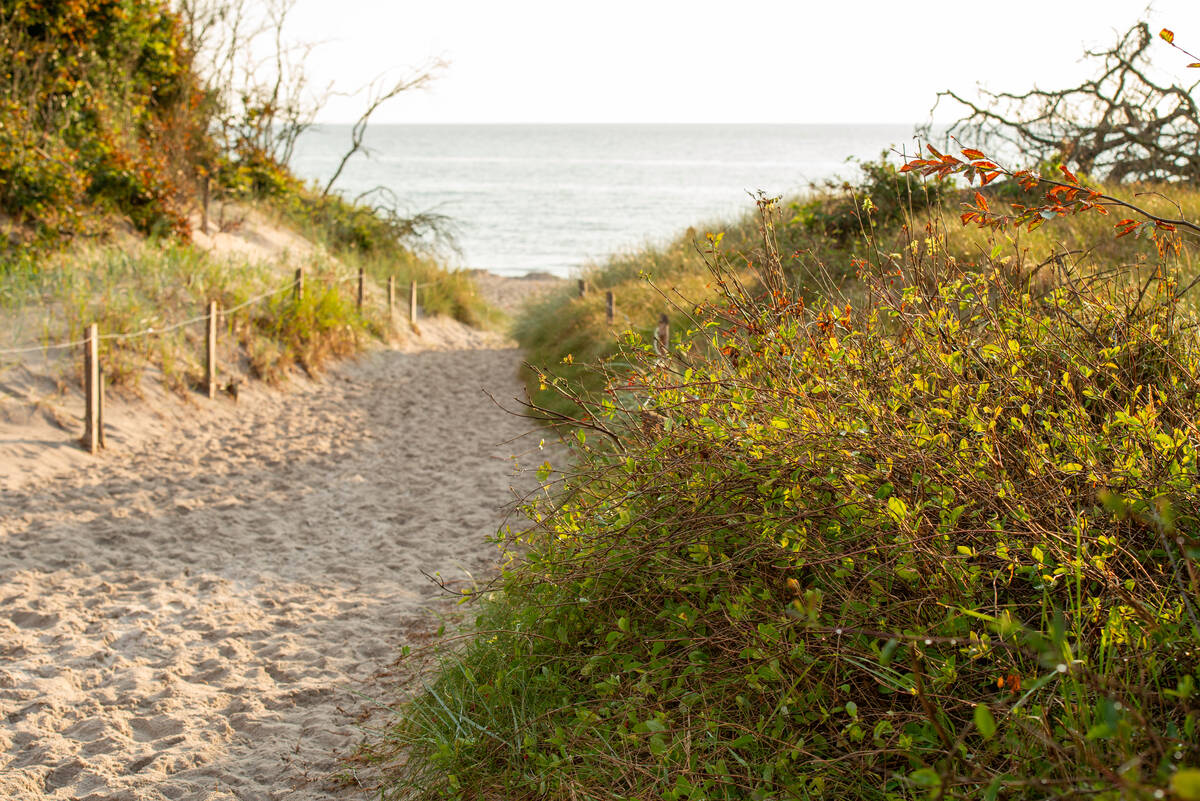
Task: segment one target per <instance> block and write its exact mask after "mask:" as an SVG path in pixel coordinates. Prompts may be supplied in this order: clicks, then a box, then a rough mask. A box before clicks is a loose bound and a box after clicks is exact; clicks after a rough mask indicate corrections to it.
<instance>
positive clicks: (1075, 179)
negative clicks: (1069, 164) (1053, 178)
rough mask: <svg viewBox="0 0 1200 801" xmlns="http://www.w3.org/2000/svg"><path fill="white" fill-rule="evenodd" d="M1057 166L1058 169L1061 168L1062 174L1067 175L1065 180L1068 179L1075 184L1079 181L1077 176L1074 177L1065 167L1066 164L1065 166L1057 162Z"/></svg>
mask: <svg viewBox="0 0 1200 801" xmlns="http://www.w3.org/2000/svg"><path fill="white" fill-rule="evenodd" d="M1058 168H1059V169H1060V170H1062V174H1063V175H1065V176H1067V180H1068V181H1070V182H1071V183H1073V184H1077V183H1079V179H1078V178H1076V177H1075V175H1074V174H1073V173H1072V172H1071V171H1070V170H1068V169H1067V168H1066V166H1065V165H1063V164H1059V165H1058Z"/></svg>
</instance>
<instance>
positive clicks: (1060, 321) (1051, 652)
mask: <svg viewBox="0 0 1200 801" xmlns="http://www.w3.org/2000/svg"><path fill="white" fill-rule="evenodd" d="M764 251H765V252H767V253H772V252H778V251H777V250H775V249H773V248H772V247H769V246H768V247H766V248H764ZM708 256H709V263H710V268H712V269H713V271H714V278H715V280H716V281H717V283H718V284H719V285H721V286H723V287H724V295H723V299H722V301H721V302H720V303H717V304H713V305H710V306H708V307H706V308H704V309H702V310H700V312H699V313H698V314H697V315H696V322H697V326H698V327H697V328H695V329H694V330H692V331H689V332H687V333H686V335H684V336H683V337H682V339H680V340H679V341H678V342H676V343H675V347H674V352H673V354H672V356H671V357H670V358H663V357H661V356H657V355H655V354H654V353H653V350H652V349H651V348H649V347H647V346H646V345H645V344H643V343H642V341H641V339H640V338H639V337H637V336H636V335H630V336H629V337H628V338H627V340H626V341H625V343H624V345H623V348H622V354H621V358H622V359H624V360H626V361H627V362H629V363H630V364H631V365H635V366H636V369H634V370H633V371H632V373H629V374H626V375H627V376H628V377H627V378H624V379H621V381H620V383H617V384H610V385H609V386H608V387H607V389H606V390H605V392H604V393H602V394H601V395H600V396H599V397H593V398H592V399H590V400H585V404H586V406H587V409H588V411H589V412H590V414H591V417H590V418H588V419H587V420H586V421H585V422H584V425H583V426H581V427H579V428H577V429H576V430H574V431H573V432H572V433H571V434H570V436H569V437H568V438H567V439H568V441H569V442H570V443H572V462H571V466H570V467H569V468H568V469H566V470H565V472H562V473H555V472H553V470H552V468H551V467H550V466H549V465H547V466H545V467H544V469H543V471H542V472H541V476H542V478H543V480H544V482H545V488H544V491H543V493H542V494H541V495H540V496H539V497H537V498H535V499H534V500H533V501H532V502H531V503H530V504H529V506H528V508H527V510H526V511H527V514H528V516H529V519H530V520H531V521H533V526H532V528H530V529H529V530H528V531H525V532H522V533H516V532H508V533H506V534H505V535H504V537H503V544H504V545H505V546H506V547H508V548H510V549H511V551H512V552H514V553H521V554H522V555H521V557H520V558H519V559H516V558H514V561H513V562H512V563H511V564H510V565H509V566H508V567H507V568H506V569H505V571H504V573H503V575H502V578H501V579H500V581H499V583H498V585H497V588H496V589H495V590H494V591H492V592H490V593H489V594H488V595H487V596H486V598H485V599H484V600H483V601H482V604H481V606H480V608H479V612H478V617H477V619H476V621H475V623H476V628H475V632H476V633H474V634H473V635H471V636H470V638H469V641H468V644H467V645H466V646H465V647H461V648H445V649H443V650H442V651H440V652H439V653H438V654H437V656H438V658H439V659H440V660H441V666H440V668H439V669H438V670H437V672H436V673H435V674H434V675H433V677H432V678H427V679H425V680H424V681H425V682H426V684H425V685H424V689H423V690H422V691H420V692H419V693H418V694H417V695H416V697H415V699H414V700H413V701H412V702H411V703H410V704H409V705H408V706H407V707H406V709H405V710H404V713H403V715H402V718H401V720H400V722H399V723H398V724H397V726H396V727H395V729H394V730H393V731H392V732H391V736H390V738H389V742H390V743H391V744H392V745H394V746H396V747H397V749H398V750H397V751H396V752H395V754H396V755H399V756H397V757H396V758H397V759H400V760H401V761H402V762H403V765H404V769H403V770H402V771H395V772H394V773H393V775H392V778H393V783H392V784H391V785H389V786H388V787H387V789H386V790H385V792H384V796H385V797H389V798H392V797H394V798H439V797H449V798H491V797H508V798H518V797H519V798H535V797H536V798H552V799H583V798H590V799H602V798H603V799H611V798H637V799H651V798H653V799H693V800H698V799H744V798H753V799H792V798H797V799H799V798H852V799H906V798H971V799H975V798H986V799H994V798H1005V799H1035V798H1051V797H1081V796H1082V797H1089V798H1097V799H1110V800H1111V801H1116V799H1127V798H1145V799H1154V798H1162V797H1175V798H1181V799H1195V798H1200V792H1197V779H1198V778H1200V773H1198V769H1200V735H1198V734H1197V731H1196V729H1197V717H1198V716H1200V698H1198V696H1197V681H1198V680H1200V610H1198V608H1197V607H1198V605H1200V464H1198V462H1197V458H1198V454H1200V431H1198V430H1197V427H1196V425H1197V417H1198V412H1200V404H1198V401H1197V392H1198V391H1200V342H1198V340H1197V337H1196V334H1195V325H1196V320H1195V319H1194V318H1192V317H1191V316H1190V315H1189V314H1188V313H1187V312H1186V311H1185V309H1184V307H1183V305H1182V303H1181V300H1180V294H1181V289H1180V285H1179V283H1178V282H1177V280H1176V279H1175V278H1174V277H1172V276H1171V275H1170V273H1169V272H1167V271H1165V265H1159V264H1152V265H1151V266H1149V267H1148V268H1145V269H1144V270H1143V271H1142V272H1141V273H1139V274H1138V275H1134V276H1131V275H1129V274H1128V273H1114V272H1112V271H1110V272H1108V273H1106V274H1102V273H1094V274H1091V275H1078V274H1074V273H1072V272H1070V271H1069V270H1068V269H1067V268H1066V267H1063V268H1061V269H1062V272H1061V273H1060V274H1059V275H1055V276H1046V275H1043V274H1042V273H1041V272H1038V271H1026V272H1024V273H1020V274H1014V272H1013V270H1012V269H1011V268H1010V267H1006V266H1004V265H1000V264H991V263H990V262H987V261H985V262H984V263H983V264H982V265H981V266H980V267H978V268H974V269H970V270H963V269H961V267H960V265H956V264H954V263H952V262H948V261H947V260H946V257H945V256H944V255H942V256H940V257H938V256H937V255H936V252H935V253H934V255H933V256H932V257H931V256H930V254H929V252H927V251H926V250H925V249H924V248H918V247H914V248H911V249H906V250H905V251H904V255H903V256H902V257H901V259H902V260H901V261H899V262H897V261H895V260H893V259H891V258H890V257H889V258H887V259H884V260H883V262H876V263H875V264H872V263H869V262H866V261H864V262H860V263H859V264H858V266H859V269H860V270H861V273H862V275H861V279H862V281H863V283H864V286H865V287H866V288H867V292H868V295H867V300H865V301H864V302H863V303H861V304H858V305H857V306H856V307H855V308H851V307H849V306H846V307H842V308H838V307H836V306H833V305H831V304H828V303H817V304H815V305H806V304H805V303H804V302H803V301H801V300H798V299H797V298H796V296H795V295H794V294H793V293H791V292H790V291H789V290H788V289H787V282H786V280H785V279H784V277H783V276H784V274H785V269H784V267H785V265H784V264H783V263H782V261H781V260H775V261H774V262H771V261H768V262H765V263H761V264H760V270H761V272H760V281H759V282H758V288H756V289H747V290H743V289H740V288H738V286H737V285H736V284H734V283H731V282H729V281H727V280H726V277H727V276H729V274H730V270H731V269H732V268H731V266H730V265H729V262H728V260H727V259H726V258H725V257H724V256H722V255H720V254H718V253H716V252H715V251H710V253H709V254H708ZM1051 264H1054V263H1053V262H1052V263H1051ZM1134 279H1136V280H1134ZM564 466H565V465H564ZM380 753H381V754H382V755H383V756H385V757H386V755H387V752H386V750H384V751H382V752H380ZM1172 794H1173V795H1172Z"/></svg>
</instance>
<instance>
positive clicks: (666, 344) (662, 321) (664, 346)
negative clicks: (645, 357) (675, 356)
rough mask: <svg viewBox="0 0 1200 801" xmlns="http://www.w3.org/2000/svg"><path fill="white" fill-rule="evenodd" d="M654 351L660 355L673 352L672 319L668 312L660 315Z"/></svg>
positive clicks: (655, 334) (655, 332)
mask: <svg viewBox="0 0 1200 801" xmlns="http://www.w3.org/2000/svg"><path fill="white" fill-rule="evenodd" d="M654 352H655V353H657V354H658V355H659V356H667V355H669V354H670V353H671V321H670V320H669V319H668V318H667V315H666V314H660V315H659V316H658V328H657V329H655V331H654Z"/></svg>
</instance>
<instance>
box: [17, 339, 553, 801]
mask: <svg viewBox="0 0 1200 801" xmlns="http://www.w3.org/2000/svg"><path fill="white" fill-rule="evenodd" d="M429 326H430V327H434V326H436V323H432V322H431V323H430V324H429ZM445 342H448V344H444V345H443V346H444V347H446V348H454V347H457V348H470V349H444V350H438V351H428V350H424V351H417V352H403V351H401V350H391V349H389V350H381V351H377V352H375V353H372V354H370V355H367V356H365V357H363V358H362V359H361V360H359V361H357V362H354V363H349V364H346V365H343V366H342V367H340V368H338V369H336V370H334V371H333V372H332V373H331V374H330V375H329V376H328V377H327V378H326V379H325V380H323V381H320V382H316V383H308V382H305V383H304V384H303V385H301V386H298V387H297V388H296V389H295V390H294V391H292V392H289V393H272V392H267V391H260V392H256V393H254V394H252V395H250V396H248V397H247V396H243V398H242V400H241V402H240V404H239V405H237V406H234V405H233V401H232V400H228V399H222V400H221V401H219V402H218V403H220V404H224V405H223V406H222V407H221V408H222V411H221V413H214V414H203V415H199V414H195V415H192V419H190V420H187V421H185V422H182V423H180V424H178V425H176V426H174V427H173V428H172V430H171V432H170V434H169V435H164V436H160V437H156V438H153V439H149V440H147V441H146V442H144V443H141V444H139V445H137V446H136V447H134V446H129V447H127V448H126V449H124V450H122V449H117V450H115V451H111V452H109V453H108V454H107V455H105V456H103V457H102V458H100V459H98V460H92V459H80V460H77V461H76V462H75V463H74V465H73V466H71V467H70V468H69V469H67V468H63V469H56V470H55V474H56V475H55V476H54V477H47V478H44V479H41V480H37V481H30V482H26V483H25V484H23V485H21V486H19V487H18V488H17V489H13V490H7V491H3V492H2V493H0V798H6V799H7V798H13V799H88V801H101V799H138V800H139V801H143V800H150V799H153V800H155V801H157V800H158V799H170V800H171V801H180V800H181V799H188V800H191V799H196V800H197V801H198V800H200V799H203V800H204V801H216V800H217V799H222V800H226V799H238V800H239V801H250V799H255V800H257V799H294V800H296V801H299V800H300V799H326V798H370V797H373V796H372V794H370V793H369V792H367V791H365V790H361V789H355V788H352V787H351V788H345V787H338V786H337V784H336V783H334V782H332V781H331V777H332V774H334V773H336V772H337V771H338V770H339V768H340V765H339V762H338V759H337V756H338V755H339V754H344V753H346V752H347V751H349V750H350V749H352V748H353V747H354V745H355V744H356V743H357V742H359V740H360V739H361V736H362V734H361V732H360V730H359V729H357V728H356V727H355V719H356V716H357V715H358V714H359V712H360V711H361V710H362V709H363V708H364V707H369V706H370V703H369V701H366V700H364V699H363V698H362V697H360V696H358V695H357V694H356V693H357V692H360V691H362V692H368V693H369V692H370V691H371V687H372V686H373V685H372V684H371V678H372V676H374V675H375V674H376V673H377V672H378V671H380V670H381V669H383V668H385V667H386V666H387V665H389V664H390V662H391V661H392V659H393V658H394V657H395V656H396V654H397V652H398V650H399V648H400V647H401V645H402V644H403V643H404V642H405V641H406V638H409V637H411V636H413V634H414V632H417V631H420V630H424V629H426V628H427V627H428V625H429V616H428V614H427V613H426V611H425V610H426V609H427V607H428V606H429V604H430V602H431V601H432V600H433V599H434V598H436V596H437V595H438V592H437V591H436V588H435V587H434V586H433V585H432V584H431V583H430V581H429V580H428V579H427V578H426V577H425V576H424V575H423V573H424V572H429V573H433V572H440V573H441V574H442V575H443V576H445V577H448V578H453V579H455V580H462V581H469V580H470V577H471V576H481V575H486V574H487V572H488V570H489V569H490V568H491V566H492V565H493V564H494V562H495V557H496V552H495V548H494V546H492V545H489V544H488V543H487V542H486V538H487V536H488V535H489V534H491V533H493V532H494V530H495V528H496V525H497V523H498V522H499V521H500V519H501V512H500V510H501V507H503V506H504V505H505V504H506V503H507V502H508V501H510V500H511V498H512V490H511V487H512V485H513V484H514V480H515V479H514V475H513V464H512V460H511V456H512V455H513V454H514V453H517V452H519V451H520V450H522V449H523V448H525V447H528V446H526V445H522V444H521V443H514V442H509V441H510V440H512V439H513V438H514V437H517V436H519V435H520V434H522V433H524V432H526V431H527V430H528V429H529V427H530V425H529V423H528V422H527V421H524V420H522V419H520V418H517V417H513V416H511V415H509V414H507V413H505V412H504V411H502V410H500V409H498V408H496V407H495V406H494V405H493V404H492V402H491V401H490V400H489V399H488V398H487V397H486V396H485V395H484V394H483V393H482V392H481V391H480V388H481V387H487V388H488V389H489V390H491V391H492V392H493V393H494V394H495V395H496V397H497V398H512V397H515V396H516V395H518V394H519V392H520V389H519V382H518V380H517V376H516V369H517V365H518V363H519V360H520V357H519V354H518V352H517V351H515V350H511V349H498V348H494V347H489V343H488V341H487V340H484V339H478V338H477V339H475V340H472V339H471V338H470V337H460V338H459V340H454V339H453V338H450V339H449V340H445ZM532 447H533V450H534V451H535V454H531V455H529V456H528V457H526V459H525V461H528V462H529V463H530V464H533V463H535V462H540V457H539V456H538V455H536V450H537V441H536V439H534V440H533V443H532ZM518 483H519V482H518Z"/></svg>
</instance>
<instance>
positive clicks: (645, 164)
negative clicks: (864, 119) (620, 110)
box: [292, 123, 916, 277]
mask: <svg viewBox="0 0 1200 801" xmlns="http://www.w3.org/2000/svg"><path fill="white" fill-rule="evenodd" d="M915 128H916V125H915V124H909V125H905V124H873V125H835V124H811V125H797V124H751V123H741V124H738V123H734V124H701V123H694V124H693V123H667V124H599V123H598V124H577V123H562V124H535V123H528V124H404V125H396V124H389V125H383V124H381V125H373V126H371V127H370V128H369V129H368V131H367V135H366V139H365V146H366V148H367V150H368V155H366V156H364V154H363V153H361V152H360V153H358V154H356V155H355V156H354V157H353V158H352V159H351V161H350V162H349V163H348V164H347V165H346V168H345V170H344V171H343V173H342V175H341V176H340V177H339V179H338V181H337V183H336V184H335V186H334V189H335V190H336V191H340V192H341V193H343V194H344V195H346V196H347V197H350V198H356V197H373V198H375V202H379V201H383V200H385V199H387V200H388V201H389V202H393V203H394V204H395V205H396V206H397V207H398V208H399V209H400V210H402V211H403V212H404V213H407V214H414V213H417V212H425V211H435V212H437V213H439V214H443V215H447V216H448V217H450V218H451V219H452V220H453V224H452V225H453V229H454V231H455V233H456V238H457V241H458V245H459V252H457V253H447V254H444V255H445V256H446V258H447V259H448V261H449V262H450V264H451V265H452V266H455V267H462V268H471V269H484V270H488V271H490V272H494V273H497V274H501V275H523V274H527V273H530V272H548V273H552V274H554V275H559V276H563V277H567V276H570V275H572V274H575V273H577V272H578V271H579V270H580V269H581V268H583V267H585V266H586V265H587V264H589V263H593V262H599V261H603V260H604V259H605V258H607V257H608V256H610V255H612V254H614V253H619V252H624V251H629V250H632V249H636V248H639V247H643V246H645V245H653V244H662V243H665V242H667V241H669V240H670V239H671V238H673V237H675V236H677V235H678V234H679V233H680V232H682V231H684V230H686V229H687V228H688V227H689V226H695V227H701V226H706V225H710V224H714V223H717V222H720V221H722V220H729V219H731V218H733V217H736V216H737V215H740V214H743V213H745V212H747V211H749V210H750V209H751V208H753V205H754V198H755V196H756V195H757V194H758V193H760V192H761V193H765V194H767V195H771V196H774V195H782V196H785V197H787V196H792V195H796V194H799V193H801V192H804V191H805V190H806V189H808V188H809V187H811V186H813V185H818V184H820V183H821V182H823V181H826V180H829V179H853V178H854V177H855V175H856V173H857V168H856V166H855V163H854V161H855V160H856V159H857V160H872V159H878V158H879V156H880V154H881V153H882V152H883V151H885V150H887V149H889V148H891V147H897V148H904V147H907V149H908V150H909V151H910V152H911V151H912V149H913V144H912V137H913V132H914V130H915ZM350 130H351V126H349V125H332V124H320V125H314V126H313V127H311V128H310V129H308V130H307V131H306V132H305V133H304V134H303V135H302V136H301V138H300V140H299V142H298V143H297V147H296V151H295V155H294V157H293V160H292V166H293V168H294V169H295V171H296V173H297V174H298V175H300V176H301V177H302V178H305V179H308V180H312V181H316V182H317V183H318V184H319V185H321V186H324V184H325V182H326V181H328V179H329V176H330V175H332V174H333V172H334V170H335V169H336V168H337V164H338V162H339V161H340V160H341V158H342V156H343V154H344V153H345V152H346V150H347V149H348V148H349V146H350Z"/></svg>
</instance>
